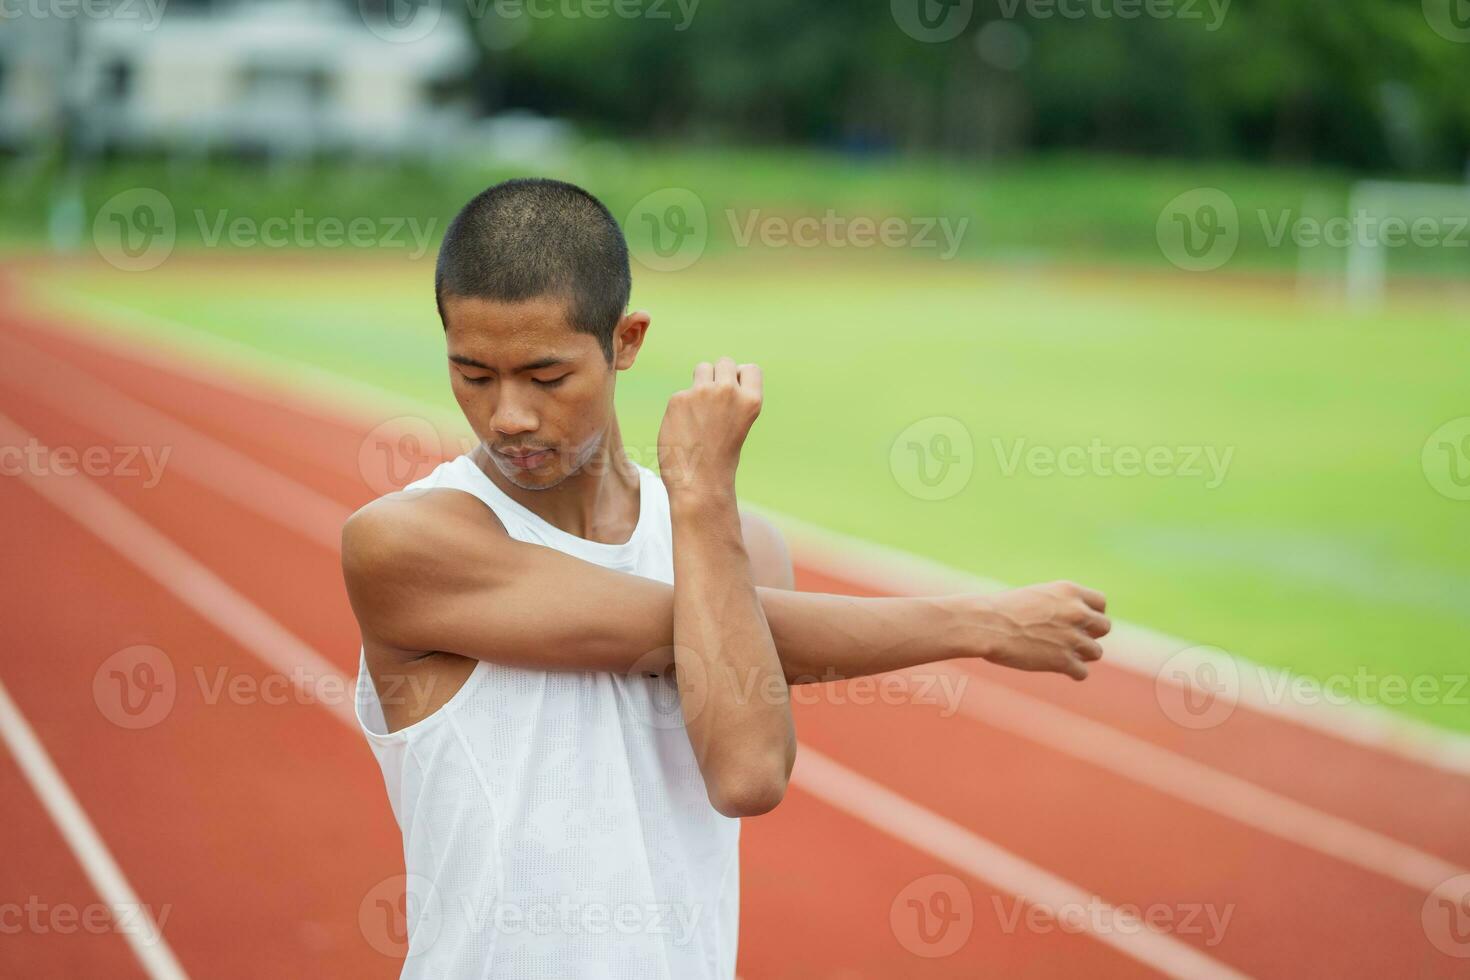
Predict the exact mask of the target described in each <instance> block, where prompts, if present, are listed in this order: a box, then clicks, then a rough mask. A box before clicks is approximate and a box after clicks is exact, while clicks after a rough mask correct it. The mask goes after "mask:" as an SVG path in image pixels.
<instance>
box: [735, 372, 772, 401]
mask: <svg viewBox="0 0 1470 980" xmlns="http://www.w3.org/2000/svg"><path fill="white" fill-rule="evenodd" d="M735 376H736V378H737V379H738V380H739V382H740V387H742V388H744V389H746V390H747V391H749V392H750V393H751V394H753V395H755V396H756V397H760V394H761V389H762V388H764V387H765V374H764V373H763V372H762V371H761V367H760V365H759V364H742V365H740V367H739V368H737V369H736V373H735Z"/></svg>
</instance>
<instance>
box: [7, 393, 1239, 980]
mask: <svg viewBox="0 0 1470 980" xmlns="http://www.w3.org/2000/svg"><path fill="white" fill-rule="evenodd" d="M29 438H30V434H29V433H27V432H26V431H25V430H23V429H21V428H20V427H19V426H18V425H16V424H15V423H14V422H12V421H11V420H10V419H8V418H6V417H5V416H3V415H0V442H3V441H9V440H16V439H19V440H21V441H22V442H24V440H27V439H29ZM22 478H23V479H24V480H25V482H26V483H27V485H28V486H30V487H32V488H33V489H35V490H36V491H37V492H38V493H40V494H41V496H42V497H44V498H45V499H46V500H47V501H48V502H50V503H51V504H53V505H55V506H56V507H57V508H58V509H60V510H61V511H63V512H64V513H66V514H67V515H68V516H69V517H71V518H72V519H74V520H76V521H77V522H78V523H80V524H81V525H82V526H83V527H85V528H86V529H87V530H88V531H90V532H92V534H93V535H95V536H96V537H97V538H98V539H99V540H101V541H102V542H103V543H104V544H106V545H108V546H109V547H111V548H112V549H113V550H114V551H116V552H118V553H119V554H121V555H123V556H124V557H126V558H127V559H128V560H129V561H131V562H132V563H133V564H134V565H136V566H137V567H138V568H139V569H140V570H142V571H143V572H144V573H145V574H147V575H148V576H149V577H150V578H152V579H153V580H154V581H155V582H157V583H158V584H159V585H161V586H163V587H164V588H165V589H167V590H168V591H169V592H171V593H173V595H175V596H176V597H178V598H179V599H180V600H182V601H183V602H184V603H185V604H187V605H188V606H189V607H190V608H192V609H193V610H195V611H196V612H198V613H199V614H200V615H201V616H203V617H204V618H205V619H207V620H209V621H210V622H211V623H212V624H213V625H214V626H215V627H216V628H217V629H218V630H219V631H220V632H221V633H223V634H224V635H225V636H228V637H230V638H232V639H234V640H235V641H237V642H238V643H239V644H240V645H241V646H242V647H244V648H245V649H246V650H248V651H250V652H251V653H252V654H254V655H255V656H256V657H258V658H260V660H262V661H263V662H264V663H266V664H268V665H270V666H271V667H273V668H275V669H276V670H278V671H280V672H281V673H283V674H285V675H287V676H290V677H293V678H294V677H299V676H300V675H301V674H303V673H305V674H306V675H309V676H314V677H315V678H317V679H318V680H320V681H326V680H327V679H328V678H329V677H330V678H333V679H335V684H334V686H337V689H339V690H352V689H353V687H352V682H351V681H350V680H349V679H348V678H347V677H346V676H345V675H343V674H341V673H339V672H338V671H337V670H336V668H335V667H333V666H332V665H331V664H330V663H329V662H328V661H327V660H326V658H324V657H323V656H322V655H321V654H319V653H317V652H316V650H314V649H312V648H311V647H310V646H308V645H307V644H306V642H305V641H303V640H301V639H299V638H297V637H296V636H295V635H294V634H292V633H291V632H290V631H288V630H287V629H286V628H285V627H284V626H281V625H280V624H279V623H277V622H276V621H275V620H274V619H272V618H271V617H270V616H269V614H267V613H266V612H265V611H264V610H263V609H261V608H260V607H258V606H256V605H255V604H254V603H253V602H251V601H250V600H249V599H248V598H246V597H245V596H244V595H242V594H241V593H239V592H237V591H236V590H235V589H233V588H232V587H231V586H229V585H228V584H226V583H225V582H224V581H222V580H221V579H219V578H218V577H217V576H215V575H214V574H213V573H212V572H210V571H209V570H208V569H206V568H204V567H203V566H201V565H200V564H199V563H198V562H196V561H195V560H194V559H193V558H191V557H189V556H188V555H187V554H185V553H184V552H183V551H182V550H181V549H180V548H179V547H178V546H177V545H175V544H174V543H173V542H172V541H170V540H169V539H168V538H166V537H165V536H164V535H163V534H162V533H161V532H159V531H157V530H156V529H154V528H153V527H152V526H151V525H149V524H148V523H147V522H145V521H144V520H143V519H142V518H141V517H139V516H138V515H136V514H134V513H133V512H132V511H131V510H129V509H128V508H127V507H126V506H125V505H123V504H122V503H121V502H119V501H117V500H116V499H114V498H113V497H112V496H111V495H110V494H108V493H107V492H106V491H104V490H102V489H100V488H99V487H97V486H96V485H95V484H93V483H92V481H91V480H90V479H89V478H88V477H85V476H82V475H80V474H78V475H75V476H68V477H36V476H28V475H26V476H23V477H22ZM314 700H316V701H318V703H322V705H323V707H326V708H328V709H329V710H331V711H332V714H333V716H334V717H335V718H336V719H337V720H338V721H341V722H342V723H343V724H345V725H347V726H348V728H349V729H350V730H351V731H352V732H353V733H354V734H358V735H360V734H361V730H360V728H359V727H358V724H357V720H356V718H355V717H354V716H353V710H352V707H351V705H349V704H346V703H342V702H332V701H324V700H323V699H321V698H316V699H314ZM858 781H860V782H858ZM793 782H794V784H795V785H796V786H798V787H800V788H802V789H805V790H808V791H809V792H812V793H813V794H815V795H817V796H819V797H821V798H822V799H824V800H826V801H827V802H828V803H831V804H832V805H834V806H838V807H840V808H842V809H844V810H846V811H847V812H849V813H852V814H853V815H854V816H857V817H859V818H860V819H862V820H864V821H865V822H868V823H870V824H871V825H872V826H874V827H875V828H877V829H878V830H880V831H882V832H883V833H886V834H889V835H890V836H892V837H895V838H896V839H898V840H900V841H902V842H904V843H905V844H908V845H910V846H912V847H916V848H918V849H919V850H921V851H924V852H926V853H930V854H934V855H935V856H937V857H939V858H940V859H942V860H945V861H950V862H951V863H953V864H954V866H955V867H956V868H958V869H960V870H961V871H965V872H967V873H969V874H973V875H976V876H977V877H980V878H981V879H983V880H985V881H989V882H991V883H992V884H994V885H996V886H997V887H1000V888H1001V889H1002V890H1004V891H1008V892H1010V893H1011V894H1013V895H1015V896H1016V897H1018V898H1020V899H1022V900H1023V901H1025V902H1028V903H1030V904H1033V905H1040V906H1043V907H1048V908H1059V907H1064V906H1069V905H1072V904H1081V905H1083V906H1088V905H1089V904H1091V905H1093V906H1096V905H1098V899H1097V897H1096V896H1093V895H1090V894H1088V893H1087V892H1086V891H1084V890H1083V889H1081V888H1079V887H1078V886H1076V885H1073V884H1071V883H1070V882H1067V881H1065V880H1063V879H1061V878H1058V877H1056V876H1055V875H1052V874H1050V873H1049V872H1046V871H1043V870H1041V869H1040V868H1037V867H1035V866H1033V865H1031V864H1028V863H1027V862H1025V861H1023V860H1021V859H1020V858H1018V857H1015V856H1014V855H1011V854H1009V853H1008V852H1006V851H1005V850H1003V849H1001V848H1000V847H998V846H996V845H995V844H992V843H990V842H989V841H986V840H984V839H983V838H981V837H979V836H977V835H975V834H972V833H970V832H969V831H967V830H965V829H964V828H962V827H960V826H959V825H958V824H954V823H952V822H950V821H948V820H946V819H945V818H943V817H941V816H939V815H938V814H935V813H933V812H931V811H929V810H926V809H924V808H923V807H921V806H919V805H918V804H916V803H913V802H910V801H908V800H905V799H903V798H902V797H899V796H897V795H896V794H894V793H892V792H890V791H888V790H885V789H883V787H881V786H879V785H878V784H877V783H873V782H871V781H870V780H866V779H864V778H863V777H861V776H858V775H857V774H856V773H851V772H850V771H848V770H846V769H844V768H843V767H842V766H840V765H839V764H837V763H836V762H833V761H831V760H830V759H827V758H826V757H825V756H822V755H821V754H820V753H817V752H816V751H814V750H812V749H809V748H803V749H802V751H801V753H800V757H799V759H798V765H797V769H796V773H795V775H794V776H793ZM936 833H937V835H938V837H937V838H936V839H938V840H940V841H941V843H940V844H935V843H934V841H933V840H928V839H926V835H930V834H936ZM936 848H937V849H936ZM1028 886H1030V887H1036V888H1038V889H1039V891H1038V892H1036V893H1035V894H1032V893H1030V892H1028V891H1026V890H1025V889H1026V887H1028ZM1110 921H1112V922H1114V923H1123V918H1122V917H1120V916H1118V915H1117V914H1116V913H1114V915H1113V917H1112V919H1111V920H1110ZM1085 928H1087V929H1088V931H1089V933H1090V934H1091V935H1093V936H1094V937H1095V938H1096V939H1098V941H1100V942H1103V943H1105V944H1107V945H1109V946H1113V947H1115V948H1117V949H1119V950H1120V951H1122V952H1124V953H1126V954H1127V955H1128V956H1130V957H1132V958H1133V959H1135V960H1138V961H1139V962H1142V963H1146V964H1148V965H1150V966H1152V967H1154V968H1155V969H1158V970H1160V971H1161V972H1164V973H1166V974H1169V975H1172V976H1180V977H1219V978H1238V977H1241V976H1243V974H1240V973H1237V972H1235V971H1233V970H1230V969H1229V968H1228V967H1226V966H1224V965H1223V964H1220V963H1219V962H1218V961H1216V960H1213V959H1211V958H1209V957H1207V956H1205V955H1204V954H1203V953H1200V952H1198V951H1196V950H1194V949H1193V948H1192V947H1190V946H1188V945H1187V944H1185V943H1183V942H1180V941H1179V940H1177V939H1174V938H1173V937H1171V936H1166V935H1161V934H1158V933H1154V932H1151V931H1148V930H1146V929H1145V930H1143V931H1140V932H1132V933H1131V934H1124V932H1123V929H1121V928H1120V929H1118V930H1117V931H1114V930H1112V929H1094V928H1092V926H1091V924H1088V925H1087V926H1086V927H1085Z"/></svg>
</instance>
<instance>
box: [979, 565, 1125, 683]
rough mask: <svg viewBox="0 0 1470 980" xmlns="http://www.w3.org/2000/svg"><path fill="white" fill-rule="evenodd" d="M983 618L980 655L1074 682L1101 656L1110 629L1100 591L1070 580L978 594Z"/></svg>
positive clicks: (999, 662) (1007, 665)
mask: <svg viewBox="0 0 1470 980" xmlns="http://www.w3.org/2000/svg"><path fill="white" fill-rule="evenodd" d="M973 598H975V599H976V600H978V601H979V602H980V604H981V607H982V617H983V620H984V627H983V639H982V640H981V641H980V644H979V645H980V647H981V649H982V656H984V657H985V659H986V660H989V661H991V662H992V663H997V664H1000V665H1001V666H1003V667H1015V668H1016V669H1018V670H1047V671H1055V672H1057V673H1060V674H1066V675H1067V676H1068V677H1071V678H1072V679H1073V680H1079V681H1080V680H1082V679H1083V678H1085V677H1086V676H1087V665H1088V664H1089V663H1090V662H1092V661H1094V660H1097V659H1099V658H1101V657H1102V654H1103V651H1102V645H1101V644H1099V643H1098V642H1097V641H1098V639H1099V638H1100V637H1103V636H1106V635H1107V633H1108V631H1109V630H1110V629H1112V628H1113V627H1112V623H1111V622H1109V620H1108V617H1107V616H1105V615H1104V611H1105V610H1106V609H1107V600H1106V599H1105V598H1103V594H1102V593H1101V592H1095V591H1093V590H1092V589H1088V588H1084V587H1083V586H1080V585H1077V584H1075V583H1072V582H1049V583H1047V584H1045V585H1032V586H1028V587H1026V588H1024V589H1011V590H1010V591H1008V592H998V593H995V594H994V595H987V596H975V597H973Z"/></svg>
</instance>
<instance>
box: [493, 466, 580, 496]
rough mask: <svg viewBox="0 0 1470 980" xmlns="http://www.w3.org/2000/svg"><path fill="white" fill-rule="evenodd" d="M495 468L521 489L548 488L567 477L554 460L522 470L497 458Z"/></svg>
mask: <svg viewBox="0 0 1470 980" xmlns="http://www.w3.org/2000/svg"><path fill="white" fill-rule="evenodd" d="M495 468H496V469H498V470H499V471H500V475H501V476H503V477H505V478H506V479H507V480H509V481H510V482H511V483H514V484H515V485H516V486H518V487H520V488H521V489H522V490H550V489H551V488H552V487H554V486H556V485H557V484H559V483H561V482H562V481H563V480H565V479H566V478H567V474H566V473H563V472H561V471H560V469H558V468H557V466H556V465H555V461H554V460H553V461H552V462H551V463H548V464H547V465H545V466H540V467H537V468H536V469H534V470H523V469H519V468H517V467H514V466H507V465H505V464H504V463H502V462H500V461H499V460H498V459H497V460H496V462H495Z"/></svg>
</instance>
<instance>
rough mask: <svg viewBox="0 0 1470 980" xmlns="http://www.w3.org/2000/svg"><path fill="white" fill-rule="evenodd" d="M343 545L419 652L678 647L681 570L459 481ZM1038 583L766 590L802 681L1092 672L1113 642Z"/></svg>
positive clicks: (543, 658) (368, 620) (364, 522)
mask: <svg viewBox="0 0 1470 980" xmlns="http://www.w3.org/2000/svg"><path fill="white" fill-rule="evenodd" d="M428 498H433V499H428ZM342 561H343V571H344V575H345V578H346V581H347V590H348V596H349V598H350V599H351V601H352V607H353V611H354V613H355V614H356V616H357V620H358V623H359V625H360V627H361V629H362V631H363V634H364V637H365V638H371V639H372V640H374V641H375V642H376V643H378V644H381V645H383V646H386V647H391V648H393V649H396V650H398V651H401V652H403V653H404V654H405V655H408V656H412V655H415V654H420V653H425V652H431V651H432V652H445V653H455V654H459V655H461V656H465V657H471V658H474V659H477V660H489V661H494V662H497V663H504V664H509V665H512V666H523V667H535V668H539V669H543V670H604V671H616V672H619V673H628V672H630V671H633V670H639V669H648V670H660V669H663V668H666V667H667V666H668V665H669V664H670V663H672V662H673V654H672V645H673V642H674V589H673V587H672V586H670V585H667V584H665V583H662V582H658V581H655V580H653V579H649V578H643V577H642V576H637V575H631V574H627V573H624V572H617V571H613V570H611V569H607V568H603V567H601V566H599V565H595V564H592V563H590V562H584V561H581V560H580V559H577V558H573V557H572V556H570V555H566V554H563V553H561V552H559V551H556V550H554V549H552V548H543V547H539V546H537V545H532V544H526V543H524V542H520V541H516V540H514V539H512V538H510V537H509V536H508V535H506V533H505V532H504V530H503V529H502V528H500V527H498V526H496V524H495V522H494V521H493V520H489V521H487V520H486V509H485V507H484V505H483V504H481V503H480V502H479V501H477V500H475V499H474V498H473V497H470V496H469V495H467V494H463V493H460V492H458V491H454V490H431V491H420V492H418V494H416V495H415V496H414V497H404V496H397V495H394V496H389V497H385V498H382V499H380V500H378V501H376V502H374V503H373V504H370V505H369V506H368V507H366V508H364V509H363V510H361V511H359V512H358V513H357V514H355V515H354V516H353V517H352V519H351V520H349V521H348V523H347V526H346V527H345V528H344V530H343V543H342ZM1028 591H1031V590H1016V592H1015V593H1002V594H1000V595H998V596H977V595H952V596H937V597H926V598H858V597H852V596H838V595H825V594H820V593H807V592H790V591H787V590H785V589H775V588H763V587H757V588H756V595H757V597H758V599H759V601H760V606H761V611H762V612H763V614H764V615H765V618H766V622H767V624H768V625H769V627H770V632H771V639H772V641H773V642H774V644H775V646H776V651H777V655H778V656H779V658H780V661H781V666H782V671H783V673H784V674H785V677H786V680H787V682H788V683H792V684H801V683H814V682H821V681H832V680H839V679H842V678H848V677H859V676H862V675H866V674H875V673H881V672H885V671H891V670H900V669H903V668H905V667H912V666H916V665H919V664H924V663H930V662H933V661H936V660H947V659H951V658H955V657H983V658H986V659H992V660H996V661H998V662H1001V663H1005V664H1006V665H1008V666H1013V667H1019V668H1022V669H1029V670H1052V671H1057V672H1061V673H1066V674H1068V675H1069V676H1073V677H1078V678H1079V679H1080V677H1082V676H1086V673H1087V669H1086V665H1085V663H1083V661H1084V660H1094V659H1097V657H1098V656H1100V655H1101V648H1096V649H1093V648H1095V647H1096V643H1095V641H1094V642H1092V644H1091V646H1088V645H1087V644H1086V643H1085V642H1079V643H1078V644H1074V648H1066V644H1065V643H1063V642H1061V641H1060V640H1057V641H1055V642H1053V640H1052V638H1051V637H1050V636H1049V635H1042V634H1043V633H1044V630H1041V629H1039V628H1038V627H1037V626H1036V624H1035V623H1034V622H1033V620H1034V619H1035V617H1029V616H1028V615H1025V613H1026V609H1025V608H1024V604H1022V603H1020V602H1018V601H1016V600H1017V599H1025V598H1028V597H1026V596H1022V595H1019V594H1020V593H1026V592H1028ZM1080 591H1081V593H1086V591H1087V590H1080ZM1033 598H1034V597H1033ZM1088 604H1090V605H1091V606H1092V607H1093V609H1094V610H1095V611H1094V612H1093V613H1092V614H1090V615H1089V614H1088V612H1087V609H1086V605H1088ZM1097 607H1098V603H1096V602H1089V603H1087V604H1084V603H1083V602H1082V601H1081V600H1078V601H1076V602H1074V603H1070V604H1065V605H1063V604H1060V603H1059V604H1057V607H1056V609H1055V610H1051V611H1049V612H1048V615H1047V618H1048V619H1054V620H1057V622H1058V623H1061V622H1062V620H1066V623H1067V624H1070V626H1069V628H1075V629H1077V630H1085V631H1086V632H1087V633H1088V634H1089V635H1090V636H1094V637H1095V636H1101V635H1102V634H1103V633H1106V632H1107V621H1106V617H1104V616H1102V614H1101V611H1100V609H1098V608H1097ZM1053 613H1054V615H1053ZM1057 628H1058V629H1060V628H1061V626H1060V625H1059V626H1057Z"/></svg>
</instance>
